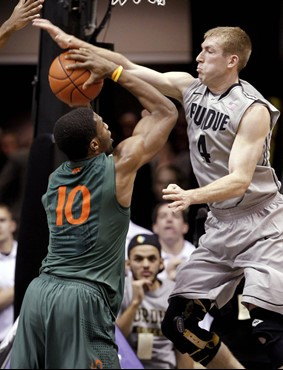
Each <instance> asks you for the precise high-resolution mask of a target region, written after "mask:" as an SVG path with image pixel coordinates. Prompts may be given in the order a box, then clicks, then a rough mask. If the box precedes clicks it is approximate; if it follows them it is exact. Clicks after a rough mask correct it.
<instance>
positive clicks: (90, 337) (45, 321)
mask: <svg viewBox="0 0 283 370" xmlns="http://www.w3.org/2000/svg"><path fill="white" fill-rule="evenodd" d="M35 368H38V369H43V368H44V369H56V368H57V369H90V368H92V369H94V368H107V369H111V368H112V369H117V368H120V365H119V359H118V352H117V346H116V344H115V323H114V321H113V316H112V315H111V312H110V309H109V307H108V306H107V304H106V302H105V300H104V299H103V296H102V294H101V292H100V290H99V287H98V286H96V285H95V284H90V283H87V282H82V281H79V280H70V279H63V278H58V277H54V276H52V275H48V274H41V275H40V276H39V277H37V278H35V279H34V280H33V281H32V282H31V283H30V285H29V287H28V289H27V291H26V294H25V297H24V300H23V304H22V308H21V312H20V317H19V325H18V329H17V333H16V337H15V341H14V344H13V347H12V355H11V369H35Z"/></svg>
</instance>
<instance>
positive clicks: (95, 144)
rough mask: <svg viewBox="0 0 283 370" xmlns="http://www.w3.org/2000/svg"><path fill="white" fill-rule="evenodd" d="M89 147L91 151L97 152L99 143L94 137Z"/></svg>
mask: <svg viewBox="0 0 283 370" xmlns="http://www.w3.org/2000/svg"><path fill="white" fill-rule="evenodd" d="M89 147H90V150H91V151H92V152H93V153H95V154H96V153H99V149H100V145H99V141H98V139H97V138H96V137H95V138H93V139H92V140H91V142H90V145H89Z"/></svg>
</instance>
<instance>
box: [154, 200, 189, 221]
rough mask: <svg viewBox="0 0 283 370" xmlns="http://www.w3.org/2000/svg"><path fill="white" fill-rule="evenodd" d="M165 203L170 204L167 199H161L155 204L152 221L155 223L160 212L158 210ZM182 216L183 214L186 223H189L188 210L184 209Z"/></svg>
mask: <svg viewBox="0 0 283 370" xmlns="http://www.w3.org/2000/svg"><path fill="white" fill-rule="evenodd" d="M164 204H168V202H167V201H166V200H164V201H161V202H159V203H157V204H156V205H155V207H154V208H153V211H152V217H151V219H152V223H153V224H155V223H156V220H157V214H158V211H159V208H160V207H162V206H163V205H164ZM182 216H183V220H184V222H185V223H188V222H189V220H188V210H184V211H182Z"/></svg>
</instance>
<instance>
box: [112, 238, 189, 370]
mask: <svg viewBox="0 0 283 370" xmlns="http://www.w3.org/2000/svg"><path fill="white" fill-rule="evenodd" d="M127 264H128V265H129V268H130V270H131V276H128V277H126V281H125V290H124V298H123V302H122V306H121V309H120V313H119V315H118V318H117V320H116V323H117V325H118V327H119V328H120V330H121V332H122V333H123V335H124V336H125V337H126V338H127V340H128V342H129V344H130V345H131V347H132V348H133V350H134V351H135V353H136V354H137V356H138V358H139V359H140V360H141V362H142V364H143V366H144V367H145V369H175V368H186V369H192V368H193V361H192V360H191V358H190V357H189V356H188V355H187V354H185V355H183V354H181V353H180V352H176V351H175V349H174V347H173V345H172V343H170V341H169V340H168V339H167V338H166V337H165V336H164V335H163V334H162V331H161V321H162V319H163V316H164V313H165V310H166V308H167V306H168V301H167V300H168V297H169V294H170V292H171V290H172V289H173V287H174V283H173V282H172V281H171V280H168V279H164V280H162V281H161V280H160V279H159V273H160V272H161V271H162V270H163V267H164V265H163V259H162V258H161V245H160V243H159V241H158V237H157V236H156V235H148V234H138V235H136V236H135V237H133V238H132V240H131V241H130V243H129V245H128V260H127Z"/></svg>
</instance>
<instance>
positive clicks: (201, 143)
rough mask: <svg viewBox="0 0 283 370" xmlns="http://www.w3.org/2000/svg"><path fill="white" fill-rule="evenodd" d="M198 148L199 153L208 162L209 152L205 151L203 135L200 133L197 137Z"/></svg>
mask: <svg viewBox="0 0 283 370" xmlns="http://www.w3.org/2000/svg"><path fill="white" fill-rule="evenodd" d="M198 150H199V154H200V155H201V156H202V157H203V158H204V159H205V160H206V162H207V163H210V154H209V153H208V152H207V149H206V143H205V136H204V135H200V137H199V139H198Z"/></svg>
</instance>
